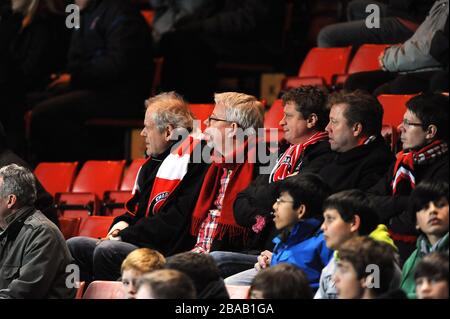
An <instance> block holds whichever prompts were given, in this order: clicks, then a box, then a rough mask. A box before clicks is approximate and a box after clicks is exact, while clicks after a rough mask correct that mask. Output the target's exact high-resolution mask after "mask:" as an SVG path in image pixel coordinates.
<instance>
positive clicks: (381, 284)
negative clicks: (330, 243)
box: [334, 237, 394, 299]
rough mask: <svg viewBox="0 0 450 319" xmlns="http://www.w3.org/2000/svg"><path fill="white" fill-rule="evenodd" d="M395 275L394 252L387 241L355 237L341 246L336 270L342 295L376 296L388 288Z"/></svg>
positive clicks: (336, 281)
mask: <svg viewBox="0 0 450 319" xmlns="http://www.w3.org/2000/svg"><path fill="white" fill-rule="evenodd" d="M393 275H394V252H393V249H392V247H390V246H389V245H387V244H386V243H382V242H378V241H376V240H374V239H372V238H369V237H355V238H352V239H350V240H348V241H346V242H345V243H344V244H342V246H341V247H340V249H339V260H338V262H337V270H336V273H335V274H334V281H335V284H336V290H337V292H338V296H339V298H340V299H372V298H375V297H377V296H380V295H381V294H383V293H385V292H387V290H388V289H389V286H390V284H391V281H392V278H393Z"/></svg>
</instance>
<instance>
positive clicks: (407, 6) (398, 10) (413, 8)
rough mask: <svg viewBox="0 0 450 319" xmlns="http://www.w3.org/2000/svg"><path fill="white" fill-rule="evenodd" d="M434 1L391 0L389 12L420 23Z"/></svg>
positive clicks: (390, 14)
mask: <svg viewBox="0 0 450 319" xmlns="http://www.w3.org/2000/svg"><path fill="white" fill-rule="evenodd" d="M433 3H434V0H389V5H388V7H387V11H388V12H387V14H388V15H389V16H391V17H399V18H403V19H406V20H409V21H412V22H415V23H417V24H420V23H421V22H422V21H423V20H425V17H426V16H427V14H428V11H429V10H430V8H431V6H432V5H433Z"/></svg>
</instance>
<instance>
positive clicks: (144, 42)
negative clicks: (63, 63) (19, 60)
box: [68, 0, 153, 99]
mask: <svg viewBox="0 0 450 319" xmlns="http://www.w3.org/2000/svg"><path fill="white" fill-rule="evenodd" d="M152 50H153V48H152V39H151V34H150V29H149V27H148V25H147V24H146V22H145V20H144V18H143V17H142V16H141V14H140V13H139V11H138V10H137V9H136V8H135V7H134V6H133V5H132V4H131V2H130V1H117V0H92V1H91V2H90V4H89V5H88V7H87V8H86V9H85V10H83V11H82V12H81V18H80V28H79V29H75V30H74V33H73V36H72V41H71V45H70V50H69V64H68V71H69V73H70V74H71V75H72V86H73V88H75V89H90V90H106V91H108V92H114V93H122V94H125V95H126V94H129V95H130V96H133V95H138V96H139V97H142V99H143V98H146V97H147V95H148V94H149V92H150V88H151V81H152V73H153V51H152Z"/></svg>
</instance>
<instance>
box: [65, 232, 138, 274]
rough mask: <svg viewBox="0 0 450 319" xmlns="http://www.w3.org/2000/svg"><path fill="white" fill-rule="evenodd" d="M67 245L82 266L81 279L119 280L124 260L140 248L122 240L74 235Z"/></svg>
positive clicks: (77, 262) (76, 261)
mask: <svg viewBox="0 0 450 319" xmlns="http://www.w3.org/2000/svg"><path fill="white" fill-rule="evenodd" d="M67 246H68V247H69V250H70V253H71V254H72V257H73V259H75V263H76V264H77V265H78V266H79V267H80V280H81V281H86V282H91V281H93V280H117V279H118V278H120V276H121V274H120V267H121V265H122V262H123V260H124V259H125V258H126V257H127V255H128V254H129V253H130V252H132V251H133V250H135V249H137V248H139V247H137V246H134V245H132V244H128V243H124V242H121V241H114V240H105V241H102V242H100V241H99V240H98V239H94V238H90V237H74V238H70V239H69V240H67Z"/></svg>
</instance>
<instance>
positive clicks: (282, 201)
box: [277, 198, 294, 204]
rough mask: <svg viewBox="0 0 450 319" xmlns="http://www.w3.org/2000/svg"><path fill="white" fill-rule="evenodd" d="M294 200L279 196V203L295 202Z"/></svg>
mask: <svg viewBox="0 0 450 319" xmlns="http://www.w3.org/2000/svg"><path fill="white" fill-rule="evenodd" d="M293 202H294V201H293V200H285V199H281V198H277V204H281V203H293Z"/></svg>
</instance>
